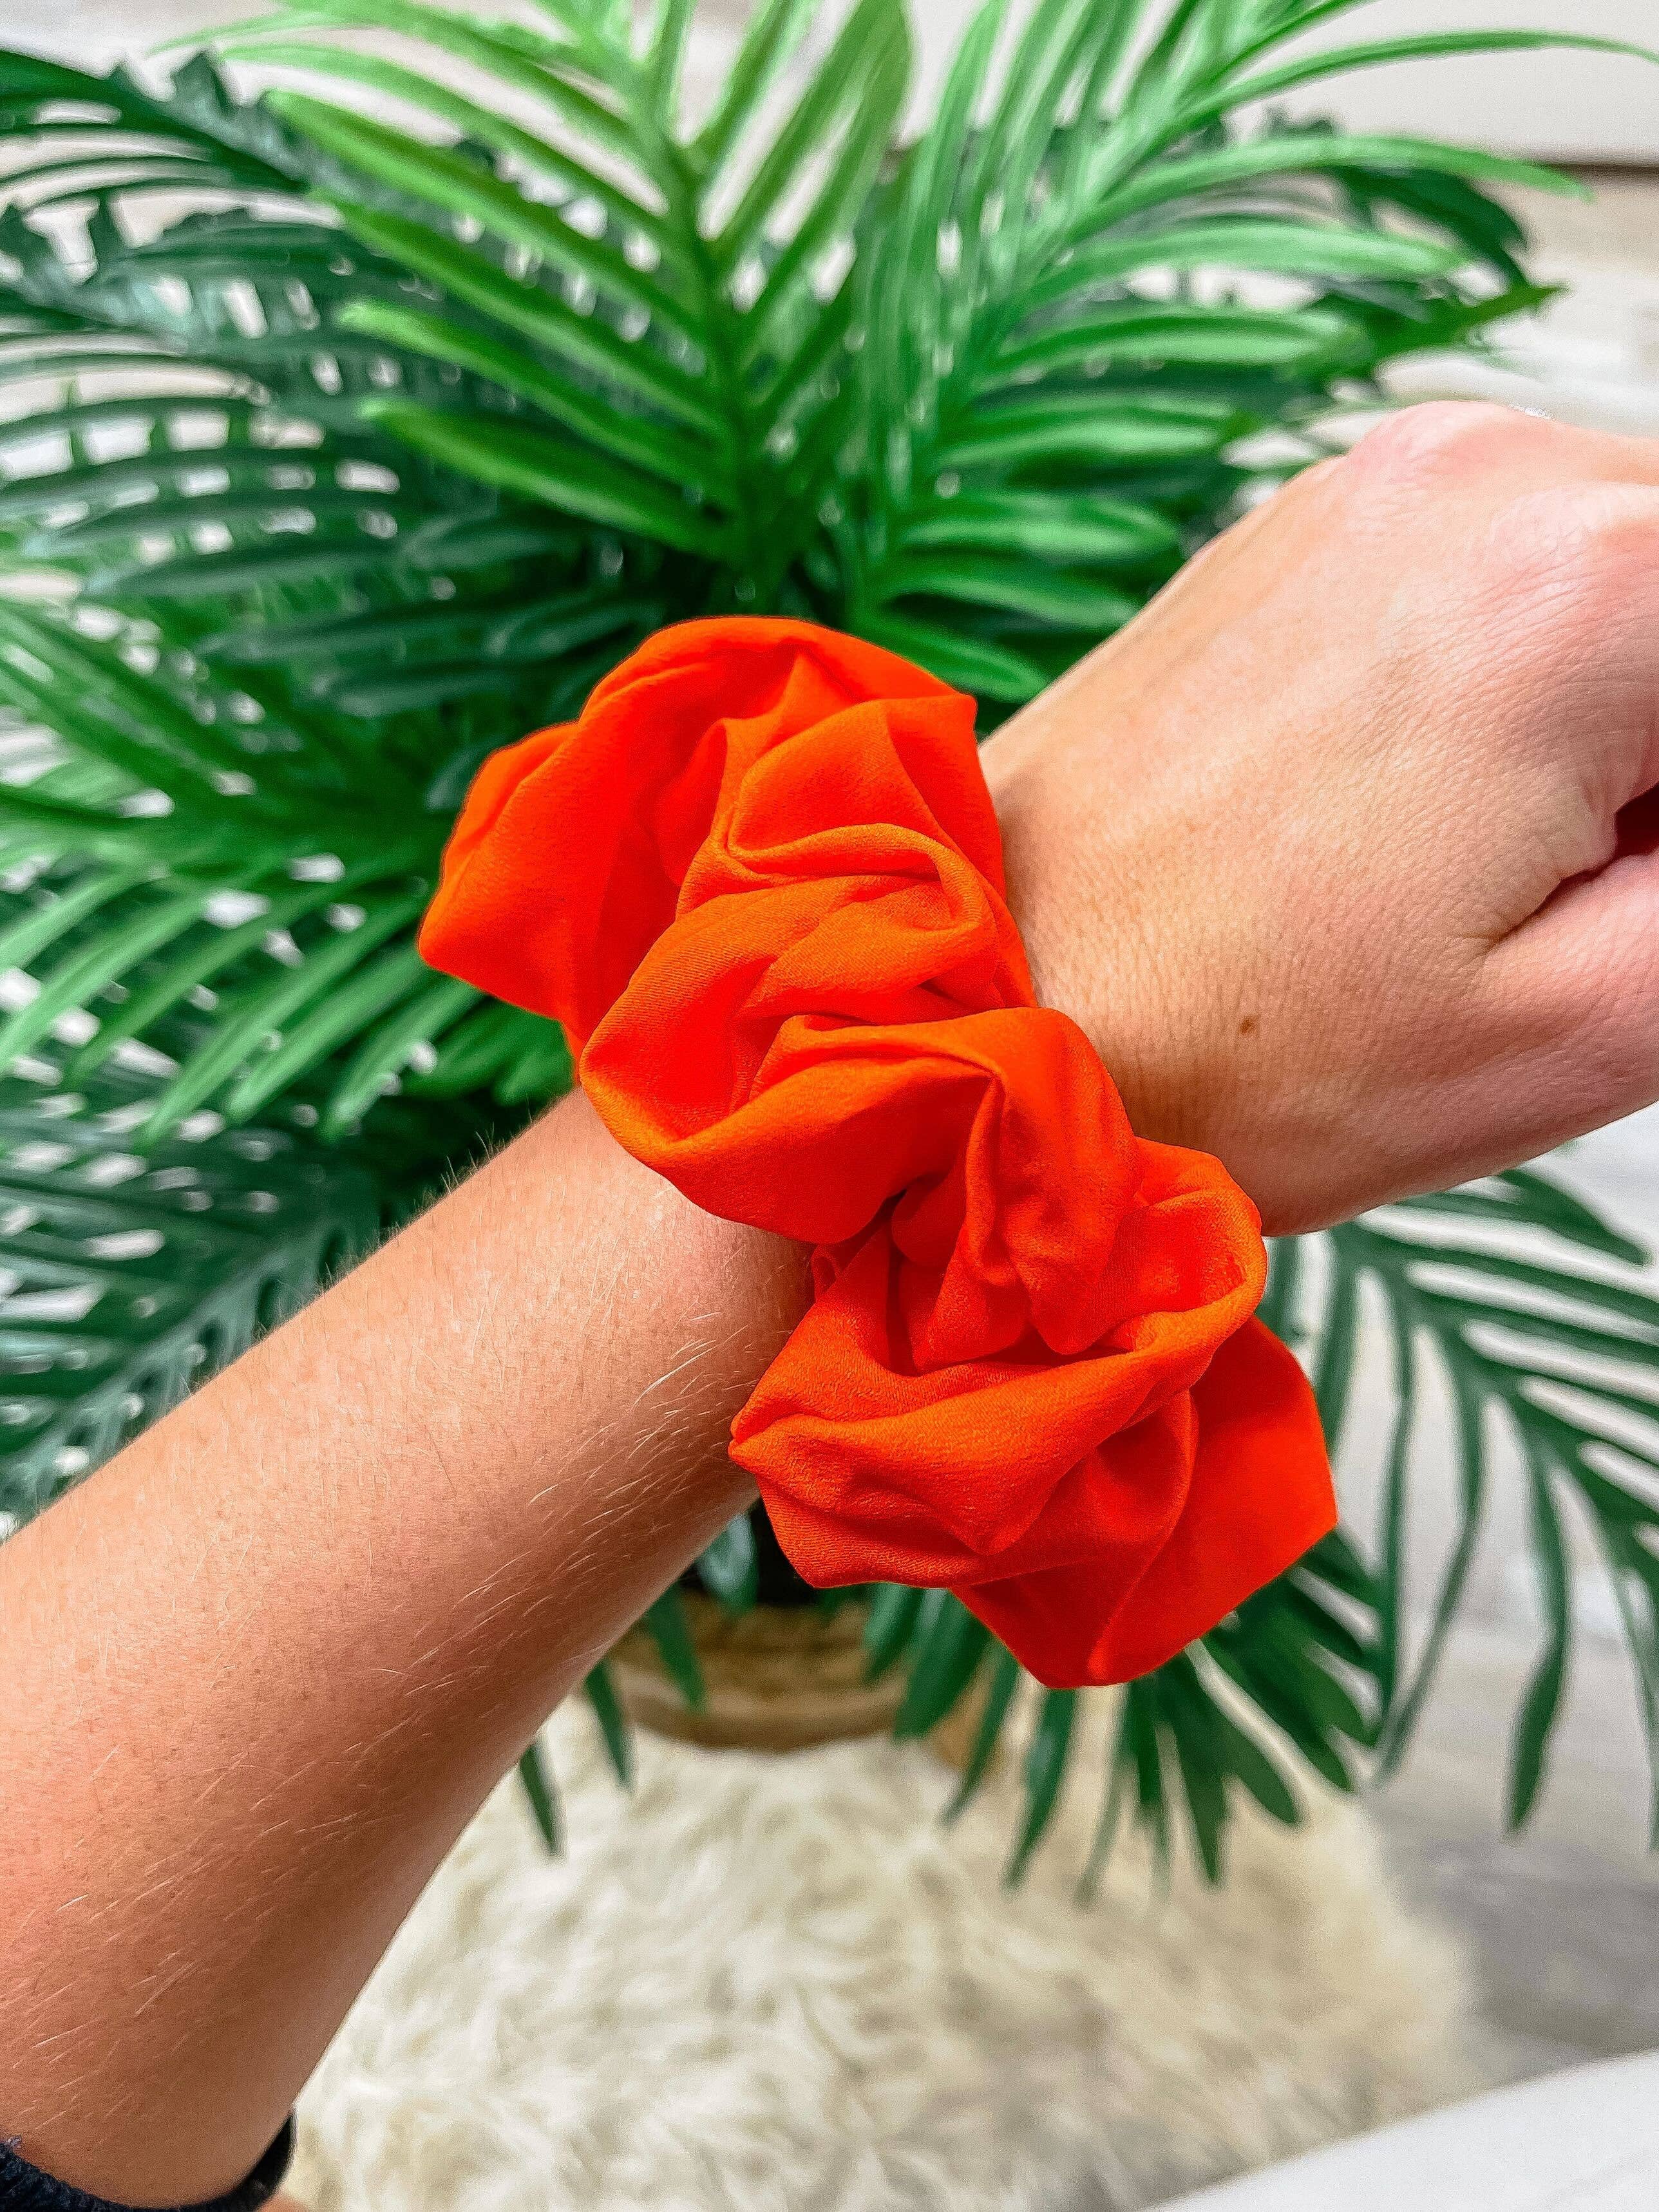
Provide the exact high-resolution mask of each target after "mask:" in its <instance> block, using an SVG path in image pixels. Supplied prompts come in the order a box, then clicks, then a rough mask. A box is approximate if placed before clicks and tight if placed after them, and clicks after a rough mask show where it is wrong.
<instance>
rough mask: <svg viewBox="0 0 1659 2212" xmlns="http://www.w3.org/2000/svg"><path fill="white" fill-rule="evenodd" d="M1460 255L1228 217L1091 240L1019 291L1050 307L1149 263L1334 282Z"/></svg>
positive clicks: (1424, 243)
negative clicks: (1268, 272)
mask: <svg viewBox="0 0 1659 2212" xmlns="http://www.w3.org/2000/svg"><path fill="white" fill-rule="evenodd" d="M1464 258H1466V257H1465V256H1464V255H1463V254H1462V252H1460V251H1459V250H1458V248H1457V247H1455V246H1443V245H1442V244H1441V243H1440V242H1439V241H1438V240H1435V239H1430V238H1419V237H1413V236H1409V235H1407V234H1405V233H1403V232H1401V231H1391V230H1355V229H1351V228H1342V227H1339V226H1338V225H1337V224H1335V223H1330V222H1292V221H1289V220H1285V219H1283V218H1271V217H1261V216H1223V217H1218V218H1216V219H1214V220H1212V221H1211V222H1187V223H1174V224H1171V225H1170V227H1169V228H1167V229H1164V230H1140V231H1129V232H1127V233H1125V234H1122V235H1121V236H1119V237H1111V238H1104V239H1100V240H1097V241H1096V242H1095V243H1094V244H1092V245H1091V246H1089V247H1087V248H1086V249H1085V251H1083V252H1079V253H1074V254H1073V255H1071V256H1070V257H1069V258H1067V259H1066V260H1064V261H1062V262H1061V263H1060V264H1059V265H1058V266H1057V267H1056V268H1055V269H1054V270H1053V271H1052V272H1051V273H1050V274H1049V275H1048V276H1046V277H1043V278H1041V279H1039V281H1038V282H1037V283H1036V284H1035V285H1033V286H1032V288H1031V289H1030V293H1029V294H1028V295H1027V297H1028V300H1029V301H1030V305H1031V306H1032V307H1050V306H1054V305H1056V304H1058V303H1059V302H1060V301H1066V300H1069V299H1072V298H1074V297H1075V296H1076V295H1078V294H1079V292H1081V291H1084V290H1086V289H1089V288H1090V287H1091V286H1094V285H1098V284H1109V283H1120V282H1121V281H1122V280H1123V279H1125V278H1127V277H1131V276H1139V275H1140V274H1142V273H1143V272H1144V271H1146V270H1152V269H1179V270H1191V269H1207V268H1228V269H1261V270H1271V271H1273V273H1274V274H1275V275H1279V276H1303V277H1307V278H1310V279H1313V280H1318V281H1324V282H1330V283H1382V282H1388V283H1410V282H1412V281H1413V280H1421V279H1425V278H1432V277H1436V276H1450V275H1451V274H1452V272H1453V271H1454V270H1455V269H1457V268H1458V267H1459V266H1460V264H1462V261H1463V260H1464Z"/></svg>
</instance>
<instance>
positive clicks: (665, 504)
mask: <svg viewBox="0 0 1659 2212" xmlns="http://www.w3.org/2000/svg"><path fill="white" fill-rule="evenodd" d="M364 412H365V413H366V414H367V415H368V416H369V418H370V419H371V420H372V421H374V422H379V423H381V424H383V425H384V426H385V428H386V429H388V430H389V431H391V432H392V435H393V436H394V437H397V438H400V439H402V440H403V441H404V442H405V443H406V444H408V445H410V446H412V447H414V448H415V449H416V452H417V453H426V454H428V455H429V456H430V457H431V458H432V459H434V460H436V461H442V462H443V463H445V465H447V466H448V467H450V468H454V469H459V470H460V471H462V472H463V474H465V475H467V476H471V477H477V479H478V481H479V482H480V483H487V484H493V485H495V486H496V487H497V488H498V489H501V490H502V491H510V492H513V493H516V494H517V495H519V496H520V498H523V499H533V500H541V501H544V502H545V503H546V505H548V506H549V507H558V508H559V509H561V511H562V512H563V513H567V514H574V515H578V516H580V518H581V519H582V520H584V521H587V522H597V523H599V524H602V525H603V526H605V527H606V528H609V529H612V530H625V531H636V532H638V533H639V534H640V536H641V537H642V538H654V539H656V540H657V541H658V542H659V543H660V544H664V545H672V546H677V547H678V549H679V550H681V551H682V552H685V553H701V554H702V555H703V556H704V557H705V558H709V559H717V558H718V557H719V556H720V551H721V550H722V547H723V544H724V533H723V532H722V531H721V530H720V527H719V526H718V525H716V524H715V523H714V522H712V521H710V520H708V519H707V518H706V517H704V516H703V515H702V513H700V512H699V511H698V509H697V508H696V507H693V506H691V505H690V504H689V503H688V502H686V501H676V500H674V499H671V498H670V497H669V496H667V495H665V493H664V492H663V491H662V490H661V489H659V486H658V485H656V484H655V483H652V482H651V480H650V479H649V478H648V477H643V476H641V475H639V474H638V473H637V472H636V471H631V470H628V469H624V468H622V467H620V466H618V465H617V464H616V463H614V462H607V461H601V460H600V459H598V458H597V457H590V456H589V455H587V454H586V453H583V452H582V451H581V450H580V447H574V446H573V445H571V444H570V443H569V442H568V441H567V440H562V439H559V438H554V437H550V436H548V435H546V434H545V433H544V432H543V431H540V430H531V429H524V428H520V427H519V426H518V425H517V424H515V423H512V422H497V421H493V420H488V419H486V420H471V421H469V420H468V419H466V418H465V417H464V416H458V415H444V414H440V413H438V412H437V411H436V410H434V409H432V408H429V407H418V406H414V405H411V404H410V402H409V401H407V400H402V399H376V400H371V401H368V402H367V403H366V404H365V408H364Z"/></svg>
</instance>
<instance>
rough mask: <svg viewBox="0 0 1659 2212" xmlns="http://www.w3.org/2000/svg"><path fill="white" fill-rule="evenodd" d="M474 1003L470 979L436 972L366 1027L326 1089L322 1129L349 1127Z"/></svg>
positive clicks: (332, 1133) (337, 1131)
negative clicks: (410, 996)
mask: <svg viewBox="0 0 1659 2212" xmlns="http://www.w3.org/2000/svg"><path fill="white" fill-rule="evenodd" d="M478 1002H479V994H478V993H477V991H475V990H474V989H473V987H472V986H471V984H470V983H463V982H460V981H458V979H457V978H456V977H454V976H453V975H437V976H434V977H433V978H432V981H431V982H430V984H429V985H428V987H427V988H426V989H425V990H422V991H418V992H417V993H416V996H415V997H414V998H413V999H412V1000H409V1001H408V1002H407V1003H406V1004H404V1006H399V1007H398V1008H397V1009H396V1010H395V1011H394V1012H392V1013H391V1014H388V1015H387V1016H386V1019H385V1020H384V1021H382V1022H380V1024H378V1025H377V1026H376V1027H374V1029H371V1030H370V1031H369V1032H368V1036H366V1037H365V1038H364V1039H363V1042H362V1044H361V1045H360V1046H359V1047H358V1048H357V1050H356V1052H355V1053H354V1054H352V1056H351V1058H350V1059H349V1060H348V1061H347V1062H346V1065H345V1066H344V1067H343V1069H342V1070H341V1072H340V1077H339V1080H338V1081H337V1083H336V1084H335V1085H334V1088H333V1090H332V1091H331V1092H330V1093H329V1099H328V1105H327V1109H326V1110H325V1113H324V1115H323V1122H322V1127H323V1134H324V1135H325V1137H337V1136H340V1135H341V1134H343V1133H344V1132H345V1131H346V1130H348V1129H350V1128H353V1127H356V1124H357V1123H358V1122H359V1121H362V1117H363V1115H365V1114H366V1113H368V1109H370V1107H371V1106H373V1105H374V1102H375V1101H376V1099H377V1098H379V1097H380V1096H381V1095H382V1093H383V1092H384V1091H385V1090H386V1086H387V1085H388V1084H389V1083H390V1082H391V1081H392V1079H394V1078H397V1077H398V1076H400V1075H401V1074H402V1073H403V1070H404V1067H405V1066H408V1064H409V1062H410V1060H411V1058H412V1057H413V1056H414V1055H415V1054H416V1053H417V1052H419V1051H421V1050H422V1048H427V1049H429V1048H430V1047H431V1046H432V1044H433V1043H434V1042H435V1040H436V1039H437V1038H439V1037H441V1036H443V1034H444V1032H445V1031H446V1030H448V1029H450V1028H451V1027H453V1024H455V1023H456V1022H458V1021H459V1020H460V1019H461V1018H462V1017H463V1016H464V1015H465V1014H466V1013H467V1012H469V1011H470V1010H471V1008H472V1007H473V1006H477V1004H478Z"/></svg>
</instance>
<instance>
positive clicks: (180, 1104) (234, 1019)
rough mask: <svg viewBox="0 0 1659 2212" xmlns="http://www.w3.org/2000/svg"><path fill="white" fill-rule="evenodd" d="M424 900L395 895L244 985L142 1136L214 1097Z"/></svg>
mask: <svg viewBox="0 0 1659 2212" xmlns="http://www.w3.org/2000/svg"><path fill="white" fill-rule="evenodd" d="M425 902H426V892H425V888H424V886H422V889H421V890H418V891H416V892H413V893H405V894H404V896H402V897H396V896H387V897H383V898H381V899H380V900H378V901H377V902H376V903H375V906H374V908H373V909H371V910H370V911H369V912H368V913H367V914H366V915H365V916H364V919H363V920H362V921H361V922H360V923H359V924H358V926H357V927H356V928H355V929H351V930H342V931H338V932H336V933H332V934H331V936H330V938H329V939H327V941H326V942H324V943H320V944H319V945H317V946H316V947H315V949H314V950H313V951H311V952H310V953H309V954H307V956H306V957H305V958H304V959H302V960H301V963H299V965H298V966H297V967H294V968H285V969H279V971H278V972H277V974H276V975H275V976H273V977H271V978H270V980H269V981H262V982H260V983H258V984H256V985H254V986H252V987H250V989H249V990H248V992H247V993H246V995H245V996H243V997H241V998H240V1000H238V1001H237V1002H236V1003H235V1004H234V1010H233V1011H232V1012H231V1013H230V1014H229V1015H228V1018H226V1019H224V1020H222V1022H221V1023H220V1024H219V1025H218V1027H217V1029H216V1030H215V1031H214V1033H213V1036H211V1038H210V1041H209V1042H207V1043H206V1044H204V1045H203V1046H202V1048H200V1049H199V1050H198V1051H197V1052H195V1053H192V1054H191V1056H190V1058H189V1059H188V1060H186V1061H185V1064H184V1066H182V1067H181V1068H180V1069H179V1073H178V1074H177V1075H176V1076H174V1077H173V1080H172V1081H171V1082H170V1083H169V1084H168V1085H167V1087H166V1089H165V1090H163V1091H162V1092H161V1095H160V1097H158V1098H157V1099H156V1101H155V1109H154V1112H153V1114H152V1115H151V1117H150V1120H149V1123H148V1124H147V1125H146V1126H147V1131H148V1133H149V1135H150V1136H151V1137H152V1138H155V1137H159V1136H161V1135H162V1134H164V1133H166V1132H167V1131H168V1130H171V1129H173V1128H176V1127H178V1125H179V1122H180V1121H183V1120H184V1119H185V1116H186V1115H189V1114H192V1113H194V1112H195V1110H196V1109H197V1107H199V1106H201V1105H203V1104H204V1103H205V1102H206V1101H207V1100H208V1099H210V1098H211V1097H214V1096H215V1095H216V1093H217V1092H218V1091H220V1090H221V1089H222V1086H223V1085H225V1084H226V1083H228V1081H229V1080H230V1079H231V1078H232V1077H233V1076H234V1075H235V1074H236V1073H237V1071H238V1070H239V1069H240V1067H241V1066H242V1063H243V1062H244V1061H245V1060H246V1059H247V1058H248V1057H249V1055H250V1054H252V1053H254V1052H257V1051H258V1050H259V1049H261V1048H263V1047H264V1044H265V1041H266V1039H267V1038H268V1037H270V1036H280V1035H281V1033H282V1025H283V1023H284V1022H286V1021H289V1019H291V1018H293V1017H294V1016H295V1015H296V1014H298V1013H299V1012H300V1011H301V1009H302V1008H304V1007H306V1006H310V1005H312V1004H313V1002H314V1001H316V1000H319V999H321V998H322V996H323V994H325V993H336V992H337V991H338V990H339V989H340V987H342V985H343V983H344V981H345V979H346V977H347V976H348V975H349V974H350V972H351V970H352V969H354V968H356V967H357V966H359V965H360V964H361V963H362V962H363V961H364V960H366V959H367V958H368V956H369V954H370V953H371V952H372V951H374V950H375V949H376V947H377V946H379V945H383V944H384V943H385V942H386V939H387V938H388V937H390V936H392V934H393V933H395V932H396V931H398V930H399V929H404V928H407V927H409V926H410V924H411V923H412V922H413V921H414V920H415V917H416V915H418V914H419V912H420V911H421V908H422V906H423V905H424V904H425ZM308 1064H309V1063H308V1062H307V1065H308Z"/></svg>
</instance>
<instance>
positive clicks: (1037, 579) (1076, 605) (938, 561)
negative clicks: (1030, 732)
mask: <svg viewBox="0 0 1659 2212" xmlns="http://www.w3.org/2000/svg"><path fill="white" fill-rule="evenodd" d="M877 585H878V589H879V590H880V591H881V592H882V593H883V595H884V597H886V598H892V599H896V598H899V597H900V596H902V595H904V594H920V595H924V596H926V597H928V598H932V599H959V600H961V601H963V603H964V604H965V605H969V606H979V607H992V608H994V609H996V610H998V611H1000V612H1003V613H1006V614H1015V615H1027V616H1029V617H1030V618H1031V619H1032V620H1033V621H1035V622H1045V623H1058V624H1059V625H1060V627H1061V628H1063V629H1083V630H1093V631H1094V632H1095V633H1096V634H1097V635H1101V634H1103V633H1104V632H1106V631H1109V630H1113V629H1117V628H1118V627H1119V625H1120V624H1121V623H1126V622H1127V620H1128V619H1129V617H1130V616H1131V615H1132V614H1133V612H1134V611H1135V608H1136V606H1137V605H1139V602H1138V601H1137V600H1135V599H1132V598H1131V597H1130V596H1129V595H1128V594H1127V592H1120V591H1116V590H1114V589H1113V587H1112V586H1110V585H1108V584H1097V583H1096V582H1094V581H1093V580H1091V578H1089V577H1087V576H1073V575H1068V574H1066V573H1065V572H1064V571H1063V570H1060V569H1053V568H1025V569H1020V568H1011V567H1010V566H1008V565H1007V564H1006V563H1005V562H1000V561H997V560H994V559H992V558H989V557H988V556H987V557H986V558H984V559H976V558H975V557H974V556H971V555H969V554H963V555H961V556H958V557H957V558H956V559H954V560H951V559H949V558H947V557H946V556H944V555H943V554H934V555H932V556H929V555H927V554H922V553H915V554H913V553H905V554H902V555H900V556H896V558H895V559H894V560H893V561H892V562H890V563H889V565H888V566H887V567H886V568H884V569H883V570H882V571H880V572H879V574H878V579H877ZM935 673H936V674H940V675H942V674H944V673H945V671H944V670H943V669H938V670H936V671H935ZM1011 676H1012V671H1011ZM1018 680H1019V681H1020V682H1022V683H1023V682H1024V675H1023V672H1022V674H1021V676H1020V677H1019V678H1018ZM974 688H975V690H980V689H989V688H990V687H989V686H988V684H976V685H975V687H974ZM1038 688H1039V689H1041V684H1039V686H1038Z"/></svg>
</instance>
